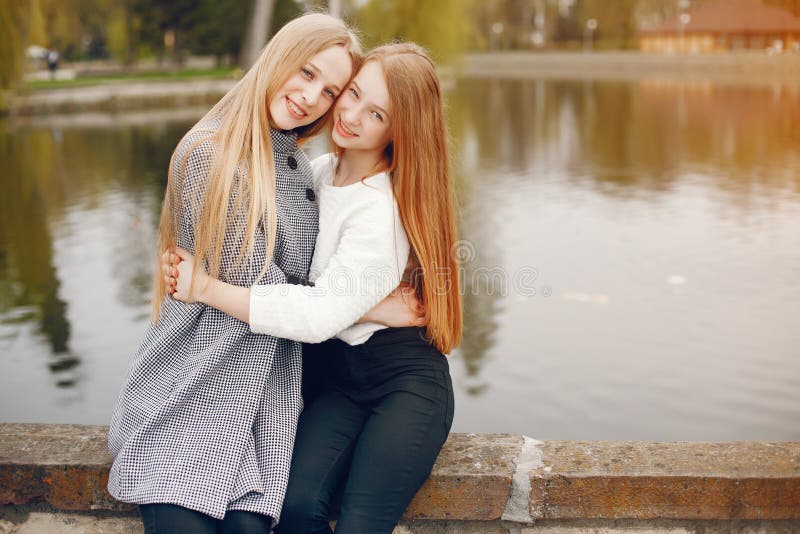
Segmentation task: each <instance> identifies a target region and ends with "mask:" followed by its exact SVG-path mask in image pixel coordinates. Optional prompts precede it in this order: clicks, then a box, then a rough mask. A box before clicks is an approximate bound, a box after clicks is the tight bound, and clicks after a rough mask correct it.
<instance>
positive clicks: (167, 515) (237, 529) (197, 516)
mask: <svg viewBox="0 0 800 534" xmlns="http://www.w3.org/2000/svg"><path fill="white" fill-rule="evenodd" d="M139 513H140V514H141V515H142V523H143V524H144V532H145V534H183V533H187V532H191V533H192V534H268V533H269V531H270V529H271V528H272V518H271V517H269V516H266V515H261V514H256V513H253V512H243V511H239V510H231V511H230V512H228V513H226V514H225V519H222V520H219V519H214V518H213V517H211V516H209V515H206V514H203V513H201V512H197V511H195V510H190V509H189V508H184V507H183V506H177V505H175V504H142V505H140V506H139Z"/></svg>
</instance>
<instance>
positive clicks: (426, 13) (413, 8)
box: [354, 0, 473, 61]
mask: <svg viewBox="0 0 800 534" xmlns="http://www.w3.org/2000/svg"><path fill="white" fill-rule="evenodd" d="M472 8H473V2H472V0H438V1H437V2H430V1H425V0H370V1H369V2H367V3H366V4H364V6H362V7H361V8H360V9H358V10H357V11H356V12H355V13H354V15H355V20H356V23H357V25H358V27H359V28H361V30H363V35H364V37H365V41H366V42H365V44H366V45H367V46H368V47H372V46H375V45H377V44H383V43H387V42H390V41H393V40H404V41H414V42H416V43H418V44H420V45H422V46H424V47H425V48H427V49H428V50H429V51H430V52H431V55H432V56H433V57H434V59H435V60H437V61H448V60H451V59H453V58H454V57H455V56H456V55H457V54H458V53H460V52H462V51H463V50H464V48H465V47H466V45H467V42H468V39H469V38H470V24H469V23H470V17H469V15H470V14H471V13H472Z"/></svg>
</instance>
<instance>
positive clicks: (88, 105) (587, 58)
mask: <svg viewBox="0 0 800 534" xmlns="http://www.w3.org/2000/svg"><path fill="white" fill-rule="evenodd" d="M441 76H442V78H443V81H444V85H445V87H452V86H453V85H454V84H455V81H456V80H458V79H473V78H474V79H486V78H491V79H509V80H515V79H564V80H597V81H630V80H648V81H663V82H686V81H690V82H699V83H700V82H702V83H724V84H744V85H760V86H764V85H767V86H782V85H790V86H794V87H800V54H793V53H787V54H781V55H767V54H766V53H761V52H742V53H729V54H697V55H681V56H679V55H672V56H670V55H658V54H645V53H642V52H595V53H583V52H536V53H534V52H498V53H481V54H465V55H464V56H462V57H460V58H459V60H458V61H457V62H455V63H454V64H453V65H451V66H446V67H443V68H442V69H441ZM235 83H236V80H233V79H192V80H183V81H150V82H145V81H133V82H122V81H120V82H116V83H106V84H100V85H94V86H81V87H68V88H59V89H40V90H36V91H30V92H25V93H20V94H17V95H14V96H12V97H11V98H10V102H9V109H8V114H10V115H11V116H18V117H25V116H34V115H50V114H72V113H81V112H112V113H117V112H124V111H127V110H140V109H158V108H162V109H163V108H178V107H190V106H195V107H202V106H210V105H211V104H213V103H215V102H217V101H218V100H219V99H220V98H221V97H222V96H223V95H224V94H225V93H226V92H227V91H228V90H230V89H231V88H232V87H233V86H234V85H235Z"/></svg>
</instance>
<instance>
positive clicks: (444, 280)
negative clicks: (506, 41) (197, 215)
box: [163, 44, 462, 534]
mask: <svg viewBox="0 0 800 534" xmlns="http://www.w3.org/2000/svg"><path fill="white" fill-rule="evenodd" d="M333 120H334V128H333V133H332V137H333V142H334V144H335V145H336V147H337V150H336V153H335V154H330V155H326V156H322V157H320V158H318V159H316V160H314V161H313V162H312V167H313V169H314V180H315V190H316V195H317V197H318V201H319V207H320V233H319V235H318V236H317V244H316V249H315V251H314V258H313V261H312V266H311V275H310V280H311V281H312V282H313V284H314V285H313V287H310V286H297V285H277V286H253V287H251V288H247V287H236V286H232V285H229V284H225V283H223V282H220V281H218V280H216V279H214V278H211V277H209V276H208V275H206V274H205V272H204V271H203V269H201V268H197V267H196V266H195V262H194V258H193V257H192V256H191V255H190V254H188V253H187V252H186V251H184V250H180V249H179V250H177V251H176V252H177V253H178V255H179V256H180V257H181V259H182V260H184V261H180V263H178V264H177V267H175V266H171V265H170V264H169V254H167V255H166V256H167V258H166V259H165V261H164V263H163V269H164V271H165V282H166V283H168V284H169V285H171V286H173V288H174V289H173V290H174V293H173V297H174V298H177V299H179V300H183V301H187V302H191V301H195V300H196V301H200V302H203V303H205V304H207V305H208V306H212V307H214V308H217V309H219V310H221V311H224V312H226V313H228V314H230V315H232V316H234V317H236V318H239V319H241V320H242V321H245V322H249V323H250V327H251V329H252V330H253V332H259V333H266V334H270V335H273V336H278V337H283V338H289V339H296V340H300V341H304V342H306V343H320V342H322V341H324V340H326V339H328V338H331V337H333V336H336V338H335V339H333V340H331V341H327V342H326V343H324V344H322V345H320V346H318V347H317V348H316V349H315V350H314V353H315V354H316V356H317V357H316V358H315V359H314V360H313V362H307V363H306V367H307V368H306V369H304V372H306V371H310V372H312V373H314V374H317V375H318V376H321V391H319V393H318V396H317V397H316V399H314V400H313V401H311V402H310V403H308V405H307V407H306V408H305V410H304V412H303V414H302V416H301V418H300V422H299V426H298V434H297V439H296V442H295V450H294V455H293V458H292V468H291V471H290V479H289V485H288V488H287V496H286V500H285V502H284V508H283V511H282V514H281V523H280V526H279V531H280V532H285V533H287V534H301V533H330V527H329V526H328V520H329V519H330V518H331V515H332V513H333V510H332V506H333V504H332V503H333V502H334V500H335V499H334V496H335V494H336V493H337V492H338V491H341V492H342V493H341V509H340V514H339V517H338V521H337V527H336V532H337V534H342V533H353V534H356V533H357V534H364V533H369V534H376V533H387V534H388V533H390V532H391V531H392V529H393V528H394V525H395V524H396V523H397V521H398V520H399V519H400V516H401V515H402V513H403V511H404V510H405V509H406V507H407V506H408V503H409V502H410V501H411V499H412V498H413V496H414V494H415V493H416V491H417V490H418V489H419V487H420V486H421V485H422V483H423V482H424V481H425V479H426V478H427V476H428V474H429V473H430V470H431V468H432V466H433V463H434V461H435V459H436V457H437V455H438V454H439V451H440V450H441V447H442V445H443V444H444V442H445V439H446V438H447V434H448V432H449V430H450V425H451V423H452V418H453V390H452V384H451V381H450V375H449V369H448V362H447V359H446V357H445V356H444V354H446V353H448V352H450V350H451V349H452V348H453V347H455V346H456V345H458V343H459V341H460V338H461V328H462V315H461V301H460V295H459V292H458V287H459V280H458V265H457V263H456V261H455V258H454V257H453V255H452V253H451V252H452V250H453V246H454V244H455V242H456V225H455V213H454V212H455V209H454V194H453V186H452V182H451V174H450V166H449V158H448V148H447V130H446V125H445V118H444V111H443V104H442V96H441V90H440V84H439V80H438V77H437V75H436V70H435V65H434V63H433V62H432V61H431V59H430V58H429V57H428V55H427V54H426V53H425V52H424V50H422V49H421V48H420V47H418V46H416V45H413V44H394V45H388V46H384V47H381V48H378V49H376V50H374V51H373V52H371V53H370V54H369V55H368V56H367V57H366V58H365V59H364V62H363V64H362V65H361V67H360V69H359V70H358V72H357V73H356V75H355V77H354V78H353V80H352V81H351V82H350V84H349V85H348V87H347V88H346V90H345V91H344V93H343V94H342V96H341V97H340V98H339V100H338V101H337V103H336V105H335V107H334V116H333ZM173 259H176V258H173ZM193 277H194V278H195V280H194V283H192V282H193V280H192V278H193ZM176 278H177V280H176ZM401 281H406V282H408V283H410V284H411V286H412V287H413V288H414V290H415V293H416V295H417V297H418V298H419V300H420V302H421V304H422V306H423V308H424V317H423V318H422V319H421V323H422V324H424V325H425V326H424V327H405V328H386V327H384V326H382V325H380V324H378V323H377V322H363V321H364V320H366V321H369V319H374V318H373V317H370V316H369V315H367V316H366V317H365V319H363V320H362V322H360V323H358V324H354V323H356V321H358V320H359V318H362V316H365V314H368V312H369V310H371V309H372V308H373V307H374V306H375V305H376V304H378V303H379V302H380V301H381V300H382V299H383V298H384V297H386V296H387V295H388V294H389V293H391V292H392V290H393V289H394V288H395V287H396V286H398V284H399V283H400V282H401ZM304 350H305V348H304Z"/></svg>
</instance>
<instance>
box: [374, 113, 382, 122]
mask: <svg viewBox="0 0 800 534" xmlns="http://www.w3.org/2000/svg"><path fill="white" fill-rule="evenodd" d="M372 115H373V116H374V117H375V118H376V119H378V120H379V121H381V122H383V117H382V116H381V114H380V113H378V112H377V111H373V112H372Z"/></svg>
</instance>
